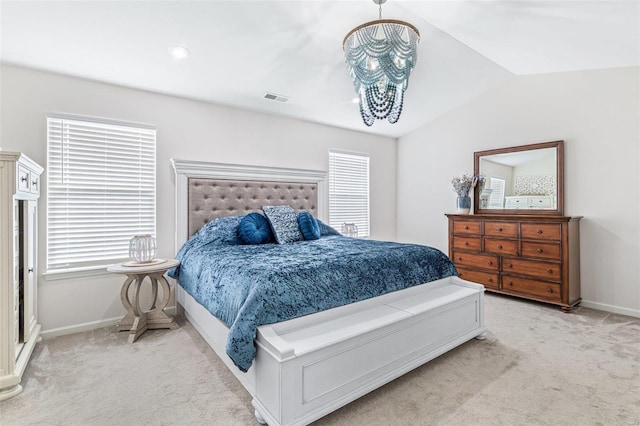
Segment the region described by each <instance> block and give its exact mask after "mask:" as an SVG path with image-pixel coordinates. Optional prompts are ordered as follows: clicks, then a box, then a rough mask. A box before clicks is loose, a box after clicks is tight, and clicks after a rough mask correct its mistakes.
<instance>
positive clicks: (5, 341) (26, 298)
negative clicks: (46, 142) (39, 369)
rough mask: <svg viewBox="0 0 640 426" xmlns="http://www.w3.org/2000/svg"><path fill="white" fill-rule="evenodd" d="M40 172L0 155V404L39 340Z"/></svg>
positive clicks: (15, 388) (15, 155) (26, 161)
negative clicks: (38, 254) (38, 248)
mask: <svg viewBox="0 0 640 426" xmlns="http://www.w3.org/2000/svg"><path fill="white" fill-rule="evenodd" d="M42 172H43V168H42V167H41V166H39V165H38V164H37V163H35V162H34V161H33V160H31V159H30V158H29V157H27V156H26V155H24V154H21V153H19V152H7V151H0V401H2V400H5V399H8V398H10V397H12V396H14V395H17V394H18V393H20V391H21V390H22V387H21V386H20V381H21V379H22V374H23V373H24V370H25V368H26V366H27V362H28V361H29V358H30V357H31V353H32V352H33V348H34V346H35V344H36V342H37V341H38V339H39V337H40V324H38V303H37V302H38V293H37V290H38V284H37V276H38V270H37V269H38V262H37V260H38V259H37V253H38V250H37V243H38V198H39V197H40V177H41V174H42Z"/></svg>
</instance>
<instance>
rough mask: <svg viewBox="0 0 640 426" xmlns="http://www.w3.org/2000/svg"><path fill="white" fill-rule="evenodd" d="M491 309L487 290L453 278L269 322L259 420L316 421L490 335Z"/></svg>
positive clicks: (261, 340)
mask: <svg viewBox="0 0 640 426" xmlns="http://www.w3.org/2000/svg"><path fill="white" fill-rule="evenodd" d="M483 312H484V287H483V286H481V285H478V284H475V283H471V282H468V281H463V280H461V279H460V278H458V277H448V278H444V279H441V280H438V281H434V282H431V283H427V284H423V285H420V286H416V287H412V288H409V289H406V290H401V291H397V292H394V293H390V294H387V295H384V296H380V297H376V298H374V299H369V300H365V301H362V302H358V303H354V304H351V305H347V306H342V307H339V308H335V309H330V310H328V311H324V312H319V313H316V314H313V315H308V316H305V317H300V318H295V319H293V320H289V321H286V322H281V323H277V324H270V325H263V326H261V327H259V328H258V336H257V339H256V342H257V347H258V351H257V352H258V353H257V356H256V359H255V361H254V366H253V367H252V369H251V370H253V371H254V373H255V388H254V389H253V391H254V393H253V396H254V398H253V406H254V408H255V410H256V418H257V419H258V421H260V422H261V423H268V424H269V425H287V426H288V425H306V424H308V423H311V422H312V421H314V420H316V419H318V418H320V417H322V416H324V415H326V414H328V413H330V412H332V411H335V410H336V409H338V408H339V407H341V406H343V405H345V404H347V403H349V402H351V401H353V400H355V399H357V398H359V397H361V396H362V395H364V394H366V393H368V392H370V391H372V390H374V389H376V388H378V387H380V386H381V385H383V384H385V383H387V382H389V381H391V380H393V379H395V378H396V377H398V376H400V375H402V374H404V373H406V372H408V371H410V370H412V369H414V368H416V367H418V366H420V365H422V364H424V363H426V362H427V361H429V360H431V359H433V358H435V357H437V356H439V355H441V354H443V353H445V352H447V351H449V350H451V349H453V348H454V347H456V346H458V345H460V344H462V343H464V342H466V341H468V340H470V339H472V338H474V337H476V338H479V339H482V338H484V336H485V328H484V313H483ZM251 370H250V372H251ZM250 391H251V390H250Z"/></svg>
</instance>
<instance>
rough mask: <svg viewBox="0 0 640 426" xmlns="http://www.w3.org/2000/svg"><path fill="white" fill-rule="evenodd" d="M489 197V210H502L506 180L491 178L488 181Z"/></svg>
mask: <svg viewBox="0 0 640 426" xmlns="http://www.w3.org/2000/svg"><path fill="white" fill-rule="evenodd" d="M490 183H491V186H490V188H491V189H492V190H493V191H491V195H490V196H489V208H490V209H503V208H504V187H505V183H506V180H505V179H503V178H497V177H492V178H491V180H490Z"/></svg>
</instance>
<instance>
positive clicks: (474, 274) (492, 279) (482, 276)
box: [457, 268, 500, 289]
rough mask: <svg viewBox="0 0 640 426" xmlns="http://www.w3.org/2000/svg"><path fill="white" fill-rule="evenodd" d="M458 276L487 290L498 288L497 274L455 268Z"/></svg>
mask: <svg viewBox="0 0 640 426" xmlns="http://www.w3.org/2000/svg"><path fill="white" fill-rule="evenodd" d="M457 269H458V275H459V276H460V278H462V279H463V280H467V281H472V282H474V283H478V284H482V285H483V286H485V287H487V288H495V289H498V288H500V284H499V283H500V281H499V277H498V274H492V273H490V272H482V271H474V270H472V269H465V268H457Z"/></svg>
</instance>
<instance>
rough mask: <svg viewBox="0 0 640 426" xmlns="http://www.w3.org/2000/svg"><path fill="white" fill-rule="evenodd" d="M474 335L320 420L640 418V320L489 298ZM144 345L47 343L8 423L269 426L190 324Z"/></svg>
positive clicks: (100, 340)
mask: <svg viewBox="0 0 640 426" xmlns="http://www.w3.org/2000/svg"><path fill="white" fill-rule="evenodd" d="M486 305H487V306H486V312H485V315H486V323H487V327H488V336H487V339H486V340H484V341H479V340H472V341H470V342H468V343H466V344H464V345H462V346H461V347H459V348H456V349H454V350H452V351H450V352H448V353H446V354H444V355H442V356H441V357H439V358H437V359H435V360H433V361H431V362H430V363H428V364H427V365H425V366H422V367H420V368H418V369H416V370H414V371H412V372H410V373H408V374H406V375H405V376H403V377H401V378H399V379H397V380H395V381H393V382H391V383H389V384H387V385H386V386H383V387H382V388H380V389H378V390H376V391H374V392H372V393H370V394H368V395H366V396H365V397H363V398H361V399H359V400H357V401H355V402H353V403H351V404H349V405H347V406H345V407H343V408H342V409H340V410H338V411H336V412H334V413H332V414H330V415H329V416H326V417H324V418H322V419H320V420H319V421H317V422H316V423H314V424H315V425H403V426H405V425H456V426H457V425H509V426H511V425H607V426H608V425H640V319H639V318H631V317H624V316H621V315H615V314H609V313H607V312H601V311H595V310H591V309H586V308H578V309H577V310H576V311H575V312H574V313H572V314H563V313H562V312H561V311H560V309H559V308H557V307H553V306H550V305H543V304H538V303H533V302H527V301H521V300H517V299H514V298H508V297H502V296H497V295H491V294H488V295H487V303H486ZM179 324H180V328H179V329H177V330H157V331H149V332H147V333H145V334H144V335H143V336H142V337H141V338H140V339H139V340H138V341H137V342H136V343H134V344H133V345H129V344H127V335H126V333H117V332H115V331H114V329H113V328H108V329H99V330H94V331H92V332H86V333H80V334H75V335H70V336H63V337H58V338H54V339H49V340H44V341H43V342H41V343H39V344H38V345H37V346H36V349H35V352H34V354H33V357H32V359H31V362H30V364H29V366H28V367H27V371H26V373H25V376H24V378H23V381H22V384H23V387H24V391H23V392H22V393H21V394H19V395H18V396H16V397H15V398H13V399H10V400H8V401H5V402H1V403H0V424H2V425H3V426H14V425H257V423H256V422H255V419H254V417H253V408H252V407H251V399H250V397H249V395H248V394H247V393H246V391H245V390H244V388H243V387H242V386H241V385H240V384H239V383H238V382H237V381H236V379H235V378H234V377H233V375H232V374H231V373H230V372H229V371H227V369H226V367H225V366H224V364H223V363H222V362H221V361H220V360H219V359H218V358H217V356H216V355H215V354H214V353H213V351H212V350H211V349H210V348H209V347H208V346H207V344H206V343H205V342H204V341H203V340H202V339H201V338H200V336H199V335H198V333H197V332H196V331H195V330H194V329H193V327H191V325H190V324H189V323H188V322H185V321H184V320H180V321H179Z"/></svg>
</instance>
